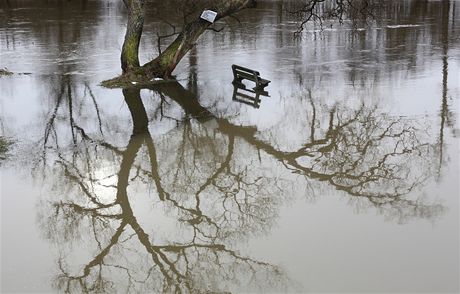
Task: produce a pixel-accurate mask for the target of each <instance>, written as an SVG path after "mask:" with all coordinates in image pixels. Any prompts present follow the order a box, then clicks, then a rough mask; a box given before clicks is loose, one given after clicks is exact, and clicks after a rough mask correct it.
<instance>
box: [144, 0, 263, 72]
mask: <svg viewBox="0 0 460 294" xmlns="http://www.w3.org/2000/svg"><path fill="white" fill-rule="evenodd" d="M215 2H217V3H215V4H214V7H211V8H210V10H213V11H215V12H217V16H216V21H217V20H219V19H221V18H224V17H226V16H229V15H231V14H234V13H236V12H238V11H240V10H242V9H245V8H248V7H254V6H255V4H256V1H255V0H220V1H215ZM210 25H211V23H210V22H208V21H206V20H204V19H201V18H197V19H196V20H194V21H192V22H190V23H188V24H187V25H186V26H185V28H184V30H183V31H182V32H181V33H180V34H179V36H177V38H176V39H175V40H174V41H173V42H172V43H171V44H170V45H169V46H168V48H166V50H165V51H164V52H163V53H162V54H160V55H159V56H158V57H157V58H155V59H154V60H152V61H150V62H149V63H147V64H145V65H144V66H143V67H142V68H143V70H144V72H145V74H146V76H147V77H148V78H152V77H162V78H170V77H171V74H172V72H173V70H174V69H175V68H176V66H177V64H178V63H179V61H180V60H181V59H182V58H183V57H184V56H185V54H187V52H189V51H190V49H191V48H192V47H193V46H194V45H195V43H196V41H197V40H198V38H199V37H200V36H201V34H203V33H204V32H205V31H206V29H207V28H208V27H209V26H210Z"/></svg>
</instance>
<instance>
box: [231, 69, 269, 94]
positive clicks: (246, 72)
mask: <svg viewBox="0 0 460 294" xmlns="http://www.w3.org/2000/svg"><path fill="white" fill-rule="evenodd" d="M232 71H233V82H232V84H233V85H235V86H238V87H242V88H246V86H245V85H244V84H243V80H249V81H253V82H254V83H255V84H256V86H255V87H254V88H253V90H254V91H255V92H265V90H264V89H265V87H266V86H268V84H269V83H270V81H269V80H265V79H262V78H261V77H260V73H259V72H258V71H255V70H252V69H249V68H246V67H242V66H239V65H236V64H233V65H232Z"/></svg>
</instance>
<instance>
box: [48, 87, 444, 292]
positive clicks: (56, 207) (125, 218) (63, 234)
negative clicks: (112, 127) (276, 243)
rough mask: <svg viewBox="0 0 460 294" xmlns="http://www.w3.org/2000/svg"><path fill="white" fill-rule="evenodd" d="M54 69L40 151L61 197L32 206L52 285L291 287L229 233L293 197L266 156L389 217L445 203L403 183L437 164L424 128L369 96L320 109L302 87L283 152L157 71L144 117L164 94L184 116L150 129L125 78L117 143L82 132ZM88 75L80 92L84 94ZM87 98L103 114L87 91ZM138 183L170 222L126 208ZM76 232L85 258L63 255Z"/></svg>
mask: <svg viewBox="0 0 460 294" xmlns="http://www.w3.org/2000/svg"><path fill="white" fill-rule="evenodd" d="M64 81H65V83H63V85H65V86H63V87H62V89H61V90H62V91H58V92H59V93H60V94H59V95H58V96H59V97H61V98H59V97H58V99H57V100H56V107H55V108H54V111H53V112H52V113H51V114H50V119H49V120H48V123H47V125H46V130H45V136H44V139H43V142H44V148H43V154H42V161H41V162H42V163H45V162H48V163H47V164H44V166H46V165H49V162H50V161H49V160H50V159H51V158H52V159H53V160H52V162H54V164H53V165H51V166H52V169H46V172H48V173H51V172H53V173H56V174H57V175H58V176H56V175H54V176H53V178H54V179H58V178H61V179H63V181H64V183H56V190H58V191H60V192H62V195H60V196H59V199H57V200H52V201H50V202H42V214H43V215H42V217H41V225H42V227H43V231H44V232H45V233H46V235H47V237H48V238H50V239H51V240H53V241H54V242H56V244H57V245H58V247H59V248H60V251H61V257H60V258H59V260H58V266H59V270H60V274H59V275H58V277H57V279H56V286H57V287H58V288H59V289H60V290H62V291H65V292H81V291H83V292H92V291H97V292H110V291H113V290H115V289H122V288H121V287H122V286H125V287H126V288H125V289H126V292H143V291H147V290H148V291H155V292H216V291H227V290H228V289H235V287H236V286H235V285H240V286H241V287H242V289H245V290H246V291H247V290H248V289H255V290H259V291H261V290H264V289H265V290H267V289H270V290H273V289H279V290H281V289H285V287H289V286H291V285H292V284H293V283H292V282H291V281H289V279H288V277H287V276H286V275H285V274H284V273H283V272H282V270H281V269H280V268H278V267H277V266H274V265H271V264H269V263H266V262H263V261H259V260H256V259H253V258H251V257H248V256H245V255H242V254H240V253H239V252H238V250H237V249H235V248H237V242H241V241H242V240H245V239H247V238H248V237H250V236H253V235H257V234H264V233H265V232H267V231H268V230H270V228H271V227H272V225H273V224H274V222H275V221H276V218H277V213H278V210H279V208H280V206H281V205H282V204H283V203H285V202H288V201H289V197H290V196H289V195H288V194H290V193H289V189H290V188H289V187H290V186H292V185H293V183H292V181H290V180H289V179H288V178H286V177H283V176H280V175H279V174H277V172H276V171H274V170H276V169H278V170H281V171H282V172H283V171H284V172H286V173H287V174H288V175H289V174H291V175H292V173H294V174H297V175H299V176H300V177H302V179H303V180H304V181H305V182H306V183H308V184H311V185H314V183H320V184H321V185H326V186H329V187H333V188H334V189H336V190H339V191H343V192H345V193H347V194H348V195H349V197H350V199H351V201H354V202H356V204H357V206H367V207H376V208H377V209H378V210H379V211H380V212H381V213H383V214H385V215H386V216H388V217H390V218H392V219H394V220H396V221H398V222H404V221H407V220H408V219H410V218H429V219H430V218H434V217H436V216H437V215H439V214H441V213H442V212H443V209H444V208H443V207H442V206H441V205H438V204H435V203H430V202H429V201H424V200H423V199H422V198H418V199H415V198H413V197H408V196H407V194H408V193H409V192H411V191H413V190H414V189H416V188H417V187H419V186H421V185H422V184H423V183H424V182H425V181H426V180H427V179H429V178H430V177H431V175H432V165H434V164H431V163H430V161H429V160H427V159H429V158H431V157H432V156H433V152H434V150H435V148H436V146H434V145H433V144H429V143H427V142H429V141H428V140H424V139H423V136H422V135H423V132H422V131H421V130H419V129H418V128H417V127H415V125H414V123H413V122H411V121H409V120H406V119H403V118H392V117H390V116H388V115H385V114H382V113H379V112H378V109H377V108H375V107H371V108H369V107H367V106H365V105H361V106H360V107H358V109H356V110H351V109H345V108H340V107H338V106H336V107H332V108H327V107H326V106H323V105H317V104H318V103H316V102H315V99H313V97H312V96H311V94H310V95H309V97H308V101H309V105H310V108H311V109H309V111H310V112H311V115H310V118H311V122H310V124H309V125H307V126H305V127H306V128H308V130H309V134H310V135H309V137H308V138H306V143H305V144H303V146H301V147H300V148H298V149H297V150H294V151H285V150H280V149H279V148H277V147H276V146H275V144H272V143H271V142H269V140H263V139H260V138H259V137H258V135H257V128H255V127H252V126H240V125H236V124H234V123H232V122H231V121H230V120H228V119H225V118H219V117H217V116H215V115H213V113H212V112H211V111H209V110H208V109H206V108H205V107H203V106H201V105H200V104H199V103H198V100H197V98H196V96H195V95H194V94H193V93H192V92H190V91H187V90H186V89H184V88H183V87H182V86H181V85H180V84H179V83H168V84H160V85H157V86H155V87H152V88H150V90H151V91H152V92H154V93H157V94H159V95H160V96H161V97H162V98H161V102H160V104H159V106H158V107H159V108H158V109H157V111H155V112H154V113H156V114H158V113H160V115H159V116H158V117H157V116H154V118H153V119H154V121H156V122H158V120H161V119H163V118H164V117H165V116H164V111H163V109H162V108H163V106H164V104H173V103H176V104H178V105H179V106H180V107H181V108H182V109H183V111H184V112H185V113H186V119H184V120H180V121H179V122H178V125H179V126H180V128H175V129H173V130H171V131H169V132H168V133H167V134H165V135H163V139H162V140H161V141H159V142H155V141H154V136H152V135H151V134H150V131H149V118H148V115H147V111H146V109H145V107H144V104H143V102H142V100H141V95H140V91H141V90H140V89H125V90H123V95H124V98H125V102H126V104H127V106H128V108H129V111H130V113H131V119H132V126H133V128H132V134H131V137H130V139H129V142H128V144H127V146H126V147H124V148H121V147H117V146H116V145H115V144H113V143H110V142H109V141H108V140H105V139H104V137H107V135H103V134H102V127H99V130H100V132H99V131H94V132H89V131H87V130H85V128H83V127H82V126H80V125H79V124H78V119H77V118H75V117H74V114H73V113H72V111H73V110H72V109H73V108H72V107H71V105H72V99H71V97H72V94H71V92H72V90H71V89H72V87H71V81H70V80H69V79H68V78H66V79H64ZM86 87H87V89H86V90H85V93H92V92H91V89H90V88H89V87H88V86H86ZM65 93H67V99H66V100H67V103H68V106H69V107H68V108H67V111H68V112H69V114H68V117H69V119H68V120H66V123H70V129H71V130H72V132H71V135H72V137H71V138H70V141H69V142H70V144H66V143H64V141H63V140H58V137H59V135H58V134H59V132H57V131H56V124H57V123H59V122H58V121H56V120H55V118H56V117H57V113H58V110H59V108H60V107H61V105H64V103H62V100H63V99H62V98H63V96H64V94H65ZM91 96H92V94H91ZM92 101H94V109H95V112H96V113H97V117H98V120H99V126H101V125H102V124H101V118H100V117H101V116H100V113H99V108H98V106H97V103H96V99H92ZM88 111H89V110H88ZM320 122H323V123H320ZM323 125H324V126H323ZM53 130H54V131H53ZM158 150H159V151H160V152H159V151H158ZM159 154H161V155H162V156H159ZM261 157H263V158H264V159H265V158H270V159H271V164H272V166H271V170H268V171H267V168H264V165H263V163H262V160H261ZM45 159H46V160H45ZM114 163H115V164H114ZM114 166H116V169H113V167H114ZM414 166H417V169H414ZM140 186H144V187H145V188H146V189H147V190H148V191H155V193H154V195H155V196H152V195H150V196H148V197H150V198H149V199H148V201H149V203H151V204H150V205H152V207H153V210H154V213H160V212H162V213H163V214H164V215H165V217H167V218H168V219H169V220H170V219H171V218H172V219H174V220H175V225H174V230H175V231H176V233H172V232H171V231H168V230H167V229H166V230H165V229H163V228H161V225H160V224H161V222H159V223H154V222H152V221H144V220H143V217H142V214H140V215H139V214H137V213H136V211H138V210H139V208H137V209H136V206H139V205H141V204H139V203H143V202H141V200H140V198H142V197H145V195H141V194H142V193H136V191H137V190H139V189H140V188H139V187H140ZM143 194H145V193H143ZM413 194H415V193H413ZM142 205H145V204H142ZM77 244H81V246H82V248H83V247H84V248H85V250H84V251H85V252H86V254H88V252H90V254H91V256H89V257H85V259H84V260H86V261H83V265H78V262H75V259H74V258H73V257H72V255H73V253H72V251H78V247H77ZM88 248H91V249H88ZM80 259H81V258H80Z"/></svg>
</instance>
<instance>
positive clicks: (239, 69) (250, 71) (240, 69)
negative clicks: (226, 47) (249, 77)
mask: <svg viewBox="0 0 460 294" xmlns="http://www.w3.org/2000/svg"><path fill="white" fill-rule="evenodd" d="M232 70H233V71H235V70H236V71H241V72H245V73H250V74H254V75H257V76H260V73H259V72H258V71H255V70H252V69H249V68H247V67H242V66H239V65H236V64H233V65H232Z"/></svg>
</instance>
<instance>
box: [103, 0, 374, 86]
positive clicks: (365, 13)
mask: <svg viewBox="0 0 460 294" xmlns="http://www.w3.org/2000/svg"><path fill="white" fill-rule="evenodd" d="M123 2H124V3H125V6H126V8H127V11H128V24H127V28H126V35H125V39H124V43H123V48H122V52H121V67H122V71H123V73H122V75H121V76H119V77H117V78H114V79H111V80H107V81H104V82H103V83H102V85H103V86H106V87H123V86H127V85H129V83H130V82H133V81H135V82H138V83H139V82H140V83H146V82H149V81H150V80H152V79H153V78H163V79H171V78H172V72H173V71H174V69H175V68H176V66H177V65H178V64H179V62H180V61H181V59H182V58H183V57H184V56H185V55H186V54H187V53H188V52H189V51H190V49H191V48H193V47H194V46H195V44H196V42H197V40H198V39H199V37H200V36H201V35H202V34H203V33H204V32H206V30H209V29H212V25H213V24H212V23H211V22H209V21H207V20H204V19H202V18H200V15H201V12H202V11H203V10H205V9H208V10H212V11H215V12H216V13H217V16H216V18H215V22H217V21H219V20H221V19H224V18H226V17H229V16H233V15H234V14H236V13H238V12H240V11H242V10H244V9H247V8H253V7H256V5H257V1H256V0H204V1H200V0H187V1H181V3H182V4H178V3H174V2H175V1H172V2H170V3H171V4H170V5H180V6H181V10H182V13H183V20H184V23H183V26H182V30H180V31H176V28H175V27H174V26H173V27H174V32H173V33H172V34H171V35H170V36H174V35H177V37H176V38H175V39H174V40H173V41H172V42H171V43H170V44H169V46H168V47H167V48H166V49H165V50H164V51H162V52H161V50H159V52H158V53H159V55H158V56H157V57H156V58H154V59H153V60H151V61H149V62H147V63H146V64H144V65H142V66H141V65H140V62H139V44H140V40H141V36H142V30H143V26H144V18H145V9H146V7H145V6H146V5H148V4H147V3H146V1H145V0H123ZM379 2H380V0H348V1H343V0H337V1H332V0H330V1H326V0H308V1H306V2H303V1H302V2H301V3H300V4H299V3H298V4H296V5H294V6H293V7H292V9H288V10H289V13H291V14H292V15H294V16H297V17H298V20H299V26H298V30H297V32H296V33H297V34H299V33H301V32H302V31H303V29H304V27H305V25H306V23H307V22H309V21H317V22H319V23H320V24H321V25H322V24H323V22H324V21H325V20H328V19H335V20H338V21H339V22H340V23H342V22H343V21H344V20H345V19H353V20H357V19H367V18H368V17H369V16H371V15H372V11H373V9H374V8H375V7H376V3H379ZM171 26H172V25H171ZM214 30H216V29H214ZM159 38H160V37H159Z"/></svg>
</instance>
